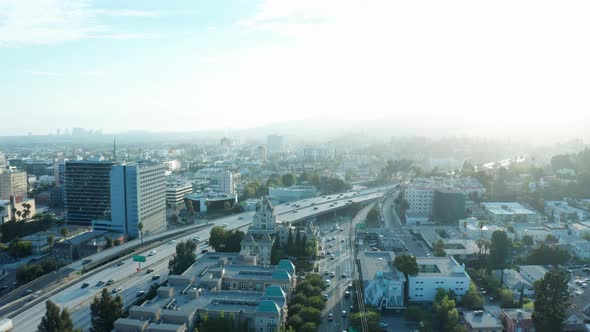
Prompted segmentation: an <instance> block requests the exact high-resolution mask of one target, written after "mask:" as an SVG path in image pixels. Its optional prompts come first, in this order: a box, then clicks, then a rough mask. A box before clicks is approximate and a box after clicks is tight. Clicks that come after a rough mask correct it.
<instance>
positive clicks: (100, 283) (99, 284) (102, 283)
mask: <svg viewBox="0 0 590 332" xmlns="http://www.w3.org/2000/svg"><path fill="white" fill-rule="evenodd" d="M102 285H104V281H102V280H100V281H99V282H97V283H96V286H99V287H100V286H102Z"/></svg>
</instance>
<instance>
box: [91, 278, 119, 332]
mask: <svg viewBox="0 0 590 332" xmlns="http://www.w3.org/2000/svg"><path fill="white" fill-rule="evenodd" d="M122 314H123V300H122V299H121V297H120V296H119V295H117V296H116V297H115V298H112V297H111V295H110V294H109V292H108V291H107V289H106V288H103V289H102V292H101V293H100V297H96V296H95V297H94V300H92V303H91V304H90V317H91V320H92V327H91V328H90V332H110V331H112V330H113V329H114V328H115V321H116V320H117V319H119V317H121V315H122Z"/></svg>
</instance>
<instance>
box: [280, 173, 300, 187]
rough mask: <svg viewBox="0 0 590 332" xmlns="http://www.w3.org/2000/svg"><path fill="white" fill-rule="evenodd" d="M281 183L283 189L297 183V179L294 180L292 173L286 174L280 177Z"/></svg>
mask: <svg viewBox="0 0 590 332" xmlns="http://www.w3.org/2000/svg"><path fill="white" fill-rule="evenodd" d="M281 181H282V182H283V185H284V186H285V187H291V186H292V185H294V184H295V183H296V182H297V178H295V175H294V174H293V173H287V174H285V175H283V176H282V178H281Z"/></svg>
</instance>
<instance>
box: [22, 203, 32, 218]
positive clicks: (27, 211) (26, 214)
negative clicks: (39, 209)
mask: <svg viewBox="0 0 590 332" xmlns="http://www.w3.org/2000/svg"><path fill="white" fill-rule="evenodd" d="M22 207H23V212H22V217H23V219H24V220H27V219H28V218H29V216H30V215H31V204H29V203H23V204H22Z"/></svg>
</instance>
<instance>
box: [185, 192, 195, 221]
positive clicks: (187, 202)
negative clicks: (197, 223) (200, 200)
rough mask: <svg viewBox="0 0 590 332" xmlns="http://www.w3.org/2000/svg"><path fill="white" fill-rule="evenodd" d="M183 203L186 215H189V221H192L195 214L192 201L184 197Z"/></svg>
mask: <svg viewBox="0 0 590 332" xmlns="http://www.w3.org/2000/svg"><path fill="white" fill-rule="evenodd" d="M184 205H185V206H186V211H187V212H188V215H189V216H190V217H191V223H192V222H193V217H194V215H195V207H194V205H193V201H191V200H190V199H188V198H185V199H184Z"/></svg>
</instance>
